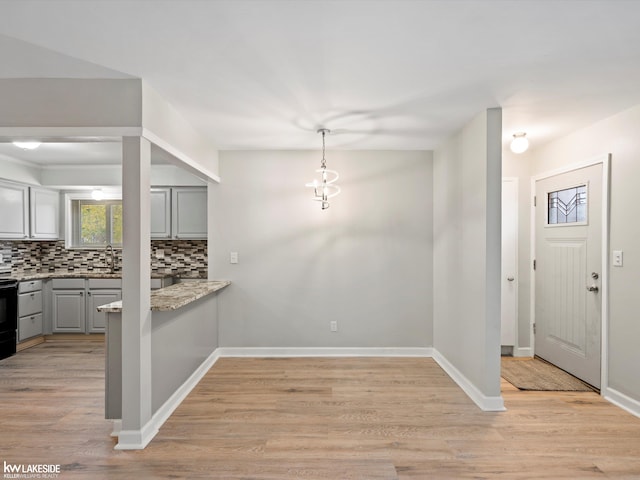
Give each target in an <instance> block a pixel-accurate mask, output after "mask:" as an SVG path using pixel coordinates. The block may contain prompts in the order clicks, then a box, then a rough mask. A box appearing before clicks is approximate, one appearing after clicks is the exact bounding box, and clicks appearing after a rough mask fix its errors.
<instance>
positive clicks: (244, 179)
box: [209, 137, 433, 347]
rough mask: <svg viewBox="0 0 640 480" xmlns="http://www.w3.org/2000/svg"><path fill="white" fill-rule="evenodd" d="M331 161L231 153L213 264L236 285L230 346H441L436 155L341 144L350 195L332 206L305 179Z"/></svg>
mask: <svg viewBox="0 0 640 480" xmlns="http://www.w3.org/2000/svg"><path fill="white" fill-rule="evenodd" d="M327 143H328V145H330V144H331V143H330V137H329V141H328V142H327ZM320 159H321V153H320V152H319V151H233V152H221V154H220V173H221V177H222V183H220V184H219V185H216V184H212V185H211V186H210V203H209V206H210V210H209V211H210V225H211V226H210V236H209V242H210V248H209V255H210V257H209V258H210V270H209V272H210V278H219V279H228V280H231V281H232V282H233V283H232V285H231V286H230V287H228V288H227V289H226V290H225V291H224V293H223V295H220V298H219V304H218V308H219V319H220V323H219V328H220V331H219V341H220V346H222V347H426V346H431V345H432V340H433V338H432V318H431V317H432V298H433V285H432V280H433V271H432V258H433V257H432V199H433V197H432V155H431V152H415V151H393V152H389V151H387V152H384V151H375V152H374V151H339V152H338V151H335V152H334V151H331V150H330V147H329V151H328V153H327V163H328V168H333V169H336V170H337V171H338V172H339V173H340V180H339V184H340V186H341V187H342V193H341V194H340V195H339V196H337V197H336V198H334V199H333V201H332V203H331V207H330V208H329V209H328V210H325V211H321V209H320V205H319V203H317V202H314V201H312V199H311V198H312V192H311V189H309V188H305V187H304V185H305V183H307V182H309V181H311V180H312V179H313V177H314V171H315V169H317V168H318V167H319V164H320ZM231 251H235V252H238V253H239V263H238V264H236V265H231V264H230V263H229V252H231ZM330 320H337V321H338V332H337V333H332V332H330V330H329V321H330Z"/></svg>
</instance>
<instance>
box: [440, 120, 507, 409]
mask: <svg viewBox="0 0 640 480" xmlns="http://www.w3.org/2000/svg"><path fill="white" fill-rule="evenodd" d="M501 131H502V119H501V110H500V109H490V110H487V111H486V112H482V113H481V114H479V115H478V116H476V117H475V118H474V119H473V120H472V121H471V122H470V123H469V124H467V126H465V127H464V128H463V129H462V130H461V131H460V132H458V133H457V134H456V135H454V136H453V137H451V138H450V139H449V140H448V141H447V142H445V144H444V145H442V146H441V147H439V148H438V149H437V150H436V151H435V152H434V170H433V180H434V182H433V183H434V199H435V201H434V226H433V228H434V250H433V257H434V332H433V335H434V346H435V348H436V349H437V351H438V352H440V354H442V355H443V356H444V357H445V358H446V359H447V360H448V361H449V363H451V365H453V367H455V368H456V369H457V370H458V371H459V372H460V373H461V374H462V375H463V376H464V377H465V378H466V379H467V380H468V382H470V383H471V384H472V385H473V386H474V387H475V388H476V389H477V390H478V391H479V392H480V394H481V395H484V396H485V397H499V395H500V261H501V260H500V251H501V235H500V232H501V229H500V223H501V215H500V212H501V210H500V202H501V184H502V181H501Z"/></svg>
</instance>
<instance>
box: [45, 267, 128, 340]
mask: <svg viewBox="0 0 640 480" xmlns="http://www.w3.org/2000/svg"><path fill="white" fill-rule="evenodd" d="M121 285H122V280H120V279H119V278H90V279H84V278H54V279H53V280H52V296H51V298H52V301H51V310H52V315H51V321H52V331H53V333H62V332H68V333H69V332H73V333H104V331H105V325H106V316H105V314H104V313H101V312H98V311H97V310H96V309H97V308H98V307H99V306H100V305H104V304H106V303H111V302H115V301H117V300H121V299H122V289H121Z"/></svg>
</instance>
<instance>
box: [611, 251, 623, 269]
mask: <svg viewBox="0 0 640 480" xmlns="http://www.w3.org/2000/svg"><path fill="white" fill-rule="evenodd" d="M613 266H614V267H621V266H622V250H614V251H613Z"/></svg>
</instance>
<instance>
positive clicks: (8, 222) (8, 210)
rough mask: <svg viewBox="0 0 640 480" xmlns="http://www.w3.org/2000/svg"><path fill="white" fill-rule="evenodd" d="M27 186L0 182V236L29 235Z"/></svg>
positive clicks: (24, 236)
mask: <svg viewBox="0 0 640 480" xmlns="http://www.w3.org/2000/svg"><path fill="white" fill-rule="evenodd" d="M28 194H29V187H27V186H24V185H16V184H13V183H4V182H2V183H0V238H13V239H16V238H20V239H24V238H28V237H29V203H28V202H29V196H28Z"/></svg>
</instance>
